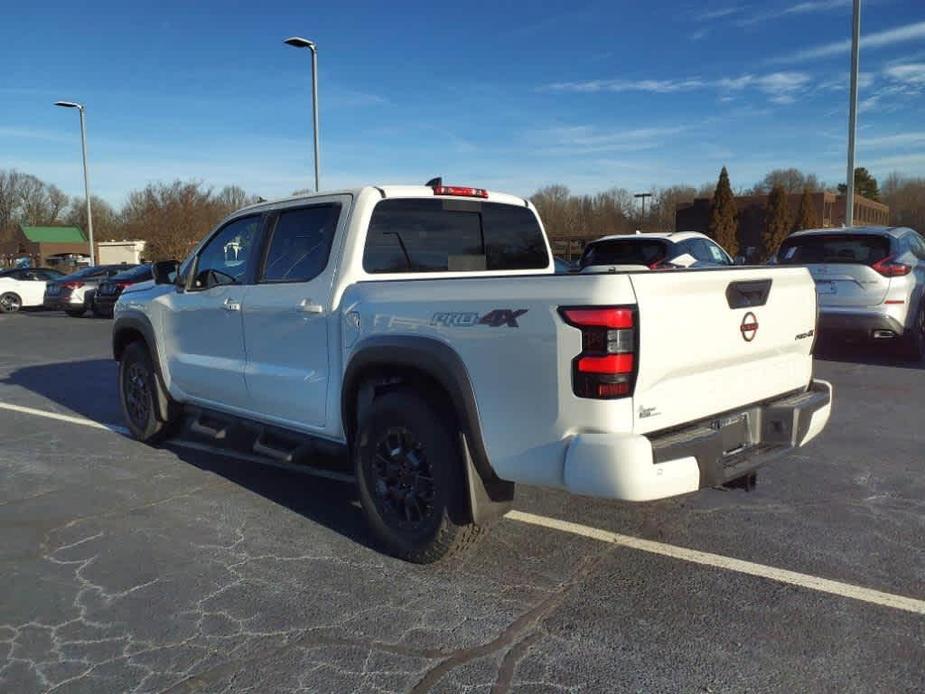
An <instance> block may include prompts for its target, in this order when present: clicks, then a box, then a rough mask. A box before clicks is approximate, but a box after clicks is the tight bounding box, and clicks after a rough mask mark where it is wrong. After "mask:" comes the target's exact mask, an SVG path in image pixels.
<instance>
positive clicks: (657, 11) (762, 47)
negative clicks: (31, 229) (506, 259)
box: [0, 0, 925, 205]
mask: <svg viewBox="0 0 925 694" xmlns="http://www.w3.org/2000/svg"><path fill="white" fill-rule="evenodd" d="M862 4H863V8H862V18H861V32H862V48H861V79H860V113H859V126H858V138H859V144H858V158H857V164H858V165H860V166H866V167H867V168H868V169H870V170H871V172H872V173H873V174H874V175H875V176H878V177H880V178H881V179H882V178H884V177H885V176H886V175H887V174H888V173H890V172H892V171H898V172H900V173H903V174H906V175H915V176H925V1H923V0H863V3H862ZM850 30H851V0H802V1H801V0H763V1H760V2H759V1H750V2H737V1H736V0H704V1H700V2H698V1H695V0H688V1H684V2H663V1H662V0H647V1H646V2H639V1H638V0H632V1H629V0H607V1H597V0H594V1H590V2H588V1H583V0H571V1H570V2H554V1H552V0H544V1H543V2H538V1H532V2H508V1H506V0H493V1H492V2H483V1H482V0H467V2H451V3H440V2H432V1H430V2H403V1H402V0H391V1H390V2H388V3H386V2H371V1H367V0H354V1H352V2H325V1H324V0H317V1H315V2H305V1H299V2H295V1H291V2H276V1H275V0H263V1H262V2H254V1H253V0H251V1H250V2H237V1H225V2H217V1H215V0H198V1H197V2H189V0H186V1H184V2H174V1H173V0H158V1H157V2H148V1H145V0H133V1H132V2H124V0H120V2H111V1H110V0H97V1H95V2H92V3H90V2H80V1H79V0H71V1H70V2H61V3H58V2H56V3H48V2H42V1H41V0H36V1H34V2H31V3H16V5H15V6H8V7H7V8H6V9H5V10H4V12H3V22H2V23H0V46H2V48H0V55H2V56H3V61H2V63H3V69H2V71H0V103H2V104H3V106H2V108H0V168H15V169H18V170H20V171H24V172H28V173H32V174H34V175H36V176H38V177H40V178H42V179H43V180H46V181H47V182H49V183H54V184H56V185H58V186H59V187H61V188H62V189H64V190H65V192H68V193H70V194H72V195H78V194H82V192H83V178H82V169H81V163H80V136H79V125H78V117H77V113H76V111H73V110H65V109H61V108H54V107H53V106H52V103H53V102H54V101H56V100H73V101H79V102H81V103H83V104H85V105H86V115H87V131H88V143H89V154H90V179H91V187H92V192H93V193H94V194H97V195H100V196H101V197H103V198H104V199H106V200H107V201H109V202H110V203H112V204H114V205H120V204H121V203H122V202H124V200H125V197H126V195H127V193H128V192H129V191H131V190H134V189H138V188H140V187H143V186H144V185H146V184H147V183H148V182H151V181H171V180H173V179H176V178H180V179H184V180H187V179H198V180H201V181H203V182H204V183H206V184H207V185H210V186H215V187H221V186H224V185H229V184H236V185H240V186H242V187H243V188H245V189H246V190H247V191H248V192H251V193H254V194H258V195H261V196H263V197H266V198H273V197H280V196H284V195H288V194H290V193H291V192H292V191H294V190H297V189H305V188H309V187H311V186H312V184H313V173H312V172H313V169H312V166H313V165H312V149H311V72H310V54H309V52H308V51H307V50H299V49H295V48H291V47H289V46H286V45H284V44H283V43H282V40H283V39H284V38H286V37H288V36H292V35H301V36H305V37H308V38H310V39H313V40H314V41H316V42H317V45H318V61H319V80H318V81H319V90H320V97H319V102H320V113H321V116H320V117H321V128H320V132H321V178H322V181H321V183H322V188H323V189H333V188H342V187H349V186H356V185H363V184H386V183H424V182H425V181H426V180H428V179H430V178H431V177H433V176H437V175H442V176H443V177H444V180H445V181H446V182H447V183H454V184H460V185H473V186H482V187H487V188H491V189H493V190H503V191H508V192H512V193H515V194H519V195H529V194H531V193H533V192H534V191H535V190H537V189H538V188H539V187H541V186H544V185H549V184H554V183H559V184H565V185H567V186H569V187H570V188H571V189H572V191H573V192H579V193H591V192H596V191H601V190H605V189H608V188H612V187H615V186H616V187H622V188H627V189H630V190H631V191H634V192H635V191H641V190H648V189H650V188H652V187H653V186H657V187H661V186H667V185H672V184H677V183H688V184H692V185H700V184H702V183H705V182H707V181H715V180H716V177H717V175H718V172H719V169H720V167H721V166H723V165H726V166H727V167H728V169H729V174H730V177H731V179H732V184H733V187H734V188H745V187H747V186H750V185H752V184H754V183H755V182H756V181H758V180H760V179H761V178H762V177H763V176H764V174H765V173H766V172H767V171H769V170H771V169H773V168H786V167H791V166H793V167H798V168H800V169H802V170H804V171H807V172H812V173H815V174H816V175H818V176H819V177H820V178H821V179H822V180H824V181H826V182H829V183H833V184H834V183H837V182H840V181H842V180H844V177H845V166H846V164H845V161H846V159H845V157H846V154H845V151H846V141H847V129H848V128H847V120H848V75H849V68H850V50H849V48H850Z"/></svg>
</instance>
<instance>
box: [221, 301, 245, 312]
mask: <svg viewBox="0 0 925 694" xmlns="http://www.w3.org/2000/svg"><path fill="white" fill-rule="evenodd" d="M222 308H224V309H225V310H226V311H240V310H241V302H240V301H235V300H234V299H225V303H224V304H222Z"/></svg>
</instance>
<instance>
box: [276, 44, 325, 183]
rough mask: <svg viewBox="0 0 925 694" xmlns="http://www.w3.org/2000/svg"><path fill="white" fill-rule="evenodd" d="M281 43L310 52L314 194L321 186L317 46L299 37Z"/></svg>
mask: <svg viewBox="0 0 925 694" xmlns="http://www.w3.org/2000/svg"><path fill="white" fill-rule="evenodd" d="M283 43H286V44H288V45H290V46H294V47H295V48H307V49H308V50H310V51H311V52H312V133H313V134H314V140H315V192H316V193H317V192H318V190H319V188H320V186H321V180H320V179H321V174H320V173H319V171H320V170H321V164H320V162H319V158H320V155H319V154H318V46H317V45H316V44H315V42H314V41H310V40H309V39H303V38H302V37H301V36H291V37H289V38H288V39H286V40H285V41H284V42H283Z"/></svg>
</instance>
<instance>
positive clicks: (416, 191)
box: [235, 185, 530, 214]
mask: <svg viewBox="0 0 925 694" xmlns="http://www.w3.org/2000/svg"><path fill="white" fill-rule="evenodd" d="M480 190H484V192H485V193H486V194H487V197H485V196H468V195H435V194H434V188H432V187H431V186H414V185H381V186H363V187H360V188H341V189H339V190H324V191H320V192H318V193H300V194H299V195H291V196H288V197H283V198H278V199H275V200H264V201H262V202H258V203H255V204H253V205H249V206H247V207H244V208H242V209H241V210H238V211H237V212H235V214H238V213H239V212H242V211H243V210H251V211H255V210H260V209H265V208H266V209H272V208H274V207H276V206H278V205H283V204H289V203H293V202H300V201H306V202H308V201H311V200H312V199H314V198H321V197H329V196H332V195H352V196H353V197H359V195H360V194H361V193H364V192H367V191H376V192H377V194H378V195H379V196H380V197H381V198H382V199H389V198H441V199H447V200H482V201H487V202H498V203H502V204H506V205H517V206H518V207H530V203H529V202H528V201H527V200H526V199H524V198H521V197H517V196H516V195H510V194H508V193H498V192H495V191H491V190H485V189H480Z"/></svg>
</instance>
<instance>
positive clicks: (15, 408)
mask: <svg viewBox="0 0 925 694" xmlns="http://www.w3.org/2000/svg"><path fill="white" fill-rule="evenodd" d="M0 410H10V411H11V412H19V413H21V414H31V415H34V416H36V417H45V418H46V419H56V420H58V421H59V422H68V423H69V424H80V425H81V426H85V427H91V428H93V429H105V430H106V431H112V432H115V433H116V434H128V429H126V428H125V427H123V426H120V425H118V424H101V423H100V422H95V421H93V420H92V419H87V418H86V417H75V416H73V415H69V414H58V413H57V412H48V411H47V410H37V409H35V408H34V407H24V406H23V405H14V404H13V403H11V402H0Z"/></svg>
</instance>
